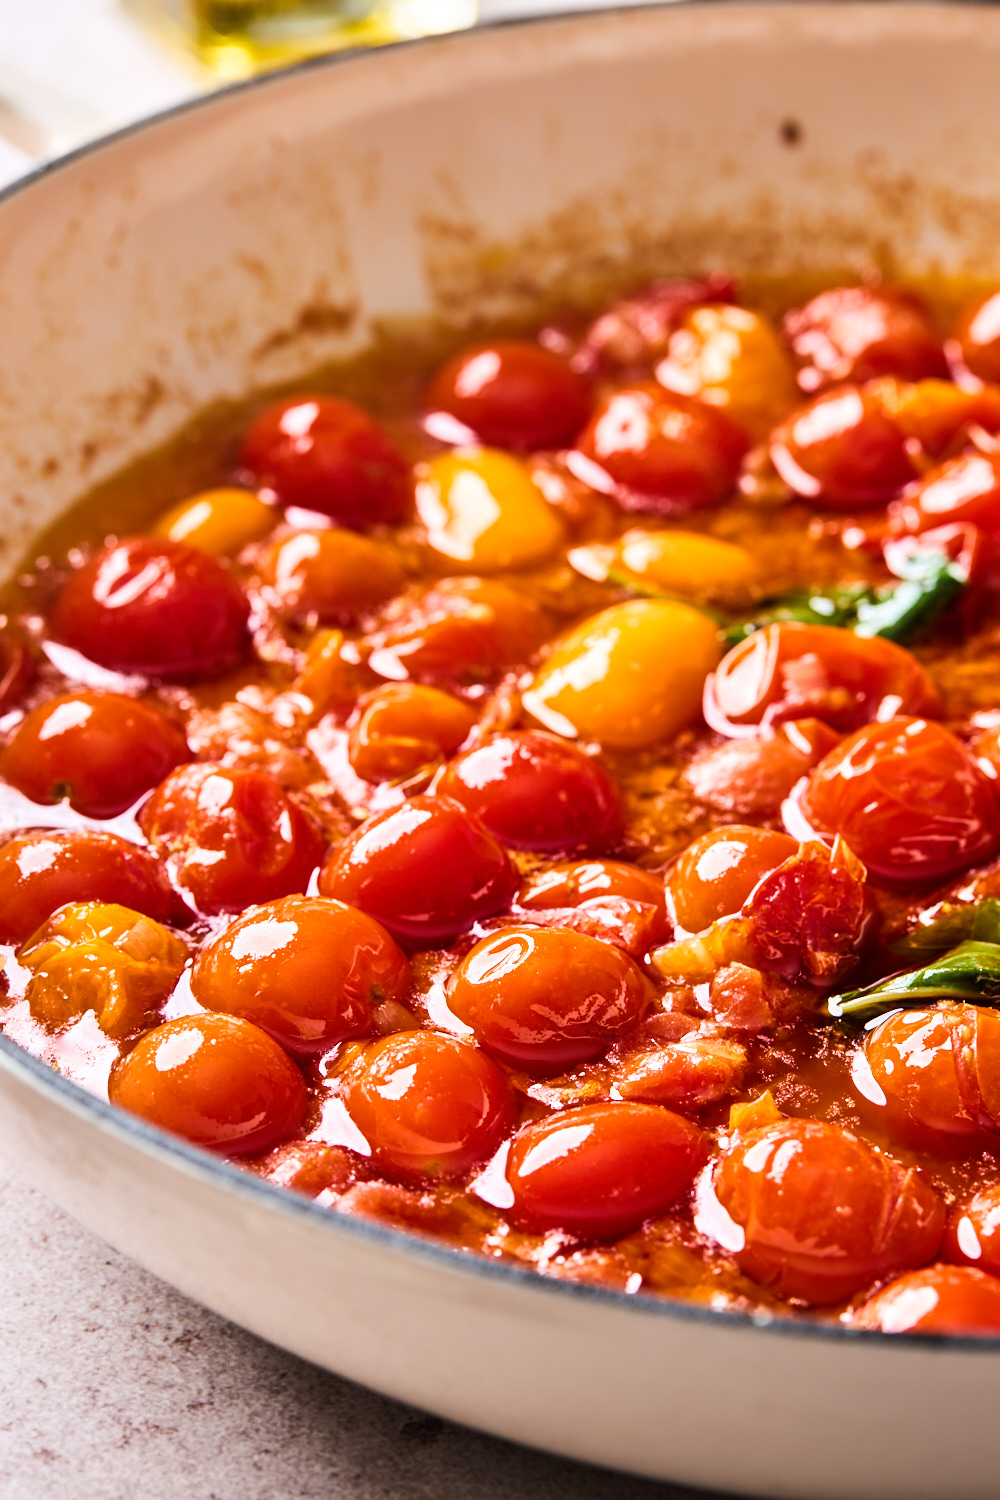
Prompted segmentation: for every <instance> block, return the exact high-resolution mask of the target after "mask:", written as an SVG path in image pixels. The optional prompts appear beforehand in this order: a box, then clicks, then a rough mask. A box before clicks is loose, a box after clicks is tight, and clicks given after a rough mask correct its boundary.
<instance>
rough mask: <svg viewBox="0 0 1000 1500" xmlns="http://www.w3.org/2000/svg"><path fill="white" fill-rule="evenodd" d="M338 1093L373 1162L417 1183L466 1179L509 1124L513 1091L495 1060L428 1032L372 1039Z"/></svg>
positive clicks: (390, 1174) (388, 1173)
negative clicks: (365, 1143)
mask: <svg viewBox="0 0 1000 1500" xmlns="http://www.w3.org/2000/svg"><path fill="white" fill-rule="evenodd" d="M341 1097H342V1098H343V1101H344V1103H345V1105H346V1106H347V1112H348V1114H349V1115H350V1116H351V1119H352V1120H353V1121H354V1123H355V1125H357V1127H358V1129H359V1130H360V1131H361V1134H362V1135H363V1136H364V1137H365V1139H366V1140H367V1141H368V1143H369V1145H370V1146H371V1148H372V1161H373V1164H374V1165H375V1166H377V1167H378V1169H379V1170H380V1171H382V1172H384V1173H385V1174H386V1176H387V1177H391V1178H395V1179H396V1180H397V1181H399V1182H405V1183H413V1184H415V1185H417V1186H419V1185H421V1184H423V1183H425V1182H427V1181H428V1180H430V1181H442V1180H445V1181H446V1180H448V1179H452V1178H456V1177H464V1176H465V1175H466V1174H467V1173H468V1172H469V1171H470V1170H471V1169H472V1168H473V1167H476V1166H478V1165H479V1164H480V1163H481V1162H484V1161H486V1160H487V1159H488V1158H489V1157H491V1156H492V1155H493V1153H494V1152H495V1151H496V1149H497V1147H498V1146H499V1145H500V1143H501V1141H502V1140H503V1138H504V1136H505V1135H506V1134H507V1132H508V1130H510V1128H511V1126H512V1125H513V1121H514V1096H513V1093H512V1091H511V1087H510V1084H509V1083H508V1082H507V1079H506V1078H505V1076H504V1074H503V1072H502V1071H501V1070H500V1068H498V1067H497V1065H496V1063H495V1062H493V1061H491V1059H490V1058H488V1057H487V1056H486V1053H485V1052H481V1051H480V1050H479V1048H478V1047H470V1046H469V1045H468V1044H467V1043H466V1042H460V1041H457V1040H456V1039H455V1037H451V1036H442V1035H441V1034H440V1033H438V1032H433V1031H401V1032H397V1033H396V1035H395V1036H387V1037H383V1038H382V1040H381V1041H378V1042H373V1043H372V1044H371V1046H369V1047H367V1048H366V1049H365V1051H364V1052H363V1053H362V1054H361V1055H360V1057H358V1058H355V1060H354V1061H353V1062H352V1063H351V1064H350V1066H349V1067H348V1068H347V1070H346V1072H345V1073H344V1074H343V1078H342V1082H341Z"/></svg>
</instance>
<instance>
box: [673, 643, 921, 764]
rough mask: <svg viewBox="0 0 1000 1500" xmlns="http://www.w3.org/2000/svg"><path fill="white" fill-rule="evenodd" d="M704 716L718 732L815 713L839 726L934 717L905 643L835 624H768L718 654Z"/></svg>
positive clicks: (743, 731)
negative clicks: (903, 716) (902, 716)
mask: <svg viewBox="0 0 1000 1500" xmlns="http://www.w3.org/2000/svg"><path fill="white" fill-rule="evenodd" d="M703 706H704V712H705V717H706V719H707V720H708V722H709V724H711V726H712V728H713V729H717V730H718V731H719V733H720V734H727V735H733V736H735V737H737V738H738V737H739V736H741V735H752V734H756V733H757V732H758V727H759V726H761V725H764V726H772V725H775V724H778V723H781V722H782V721H783V720H787V719H803V718H812V719H820V720H822V721H823V723H825V724H829V725H830V726H831V727H832V728H834V729H837V730H839V731H840V732H841V733H844V732H846V731H848V730H851V729H858V728H860V726H861V725H862V724H869V723H871V722H872V720H873V719H884V718H886V717H887V716H889V715H891V714H920V715H926V716H927V717H930V718H933V717H934V716H935V715H936V714H937V713H938V712H939V711H940V707H941V703H940V698H939V697H938V692H937V689H936V688H935V686H934V684H933V682H932V681H931V679H930V678H929V677H928V675H927V673H926V672H925V671H924V669H923V667H922V666H921V665H920V663H919V662H918V661H917V659H916V657H915V656H913V655H912V654H911V653H910V652H909V651H906V650H904V648H903V647H902V646H896V645H894V644H893V642H892V641H885V640H882V639H881V638H880V637H878V636H871V637H866V636H860V635H855V634H854V633H853V632H852V631H850V630H838V629H836V628H835V627H834V626H832V625H797V624H792V623H786V624H780V625H768V626H767V627H766V628H765V629H764V630H757V631H755V632H754V634H753V635H751V636H748V637H747V639H746V640H745V641H741V642H740V644H739V645H738V646H734V647H733V649H732V650H731V651H730V652H728V653H727V655H726V656H724V657H723V658H722V661H721V663H720V665H719V668H718V670H717V671H716V672H714V673H713V674H712V675H711V676H710V677H709V678H708V680H707V682H706V684H705V699H704V705H703Z"/></svg>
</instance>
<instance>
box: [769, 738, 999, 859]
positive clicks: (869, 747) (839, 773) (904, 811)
mask: <svg viewBox="0 0 1000 1500" xmlns="http://www.w3.org/2000/svg"><path fill="white" fill-rule="evenodd" d="M797 805H798V810H799V812H800V813H801V814H802V816H803V817H804V818H805V820H806V822H807V823H808V824H809V826H810V827H811V828H813V829H815V830H816V832H817V833H820V834H840V836H841V837H842V838H844V839H845V840H846V841H847V843H848V844H849V845H850V847H851V849H853V851H854V853H855V854H856V855H857V856H858V858H859V859H860V860H861V861H862V862H863V863H864V864H865V865H866V866H867V867H868V871H869V873H870V874H872V875H874V876H875V877H876V878H877V879H879V880H883V881H885V882H887V883H888V884H891V885H900V886H906V885H932V884H934V883H936V882H938V881H942V880H945V879H947V877H948V876H950V875H957V874H958V873H959V872H960V871H961V870H967V869H968V868H969V866H970V865H974V864H978V863H981V862H982V861H984V860H986V859H988V858H989V857H990V855H991V854H992V853H993V851H994V850H995V849H996V846H997V834H998V826H1000V816H998V808H997V798H996V793H995V791H994V789H993V783H992V782H991V781H989V780H988V778H987V777H986V776H985V775H984V774H983V772H982V771H981V770H980V769H979V766H978V765H977V764H976V762H975V760H974V759H973V757H972V755H971V754H970V752H969V751H968V750H967V749H966V747H965V746H964V745H963V744H962V742H961V741H960V740H958V739H956V737H955V736H954V735H953V734H950V733H949V732H948V730H947V729H944V728H943V727H942V726H941V725H940V724H935V723H931V722H928V721H927V720H926V719H913V718H898V719H889V720H888V721H887V722H886V723H884V724H869V725H867V726H866V727H865V728H864V729H859V730H858V731H857V732H856V733H855V734H852V735H849V736H848V737H847V739H846V740H844V741H843V742H842V743H841V744H840V745H838V746H837V748H836V749H835V750H833V751H831V753H830V754H829V755H828V756H826V757H825V759H823V760H821V761H820V763H819V765H818V766H817V767H816V768H815V770H814V771H812V772H811V773H810V775H809V779H808V781H807V782H806V783H805V786H804V788H803V790H802V791H801V793H800V794H799V796H798V799H797Z"/></svg>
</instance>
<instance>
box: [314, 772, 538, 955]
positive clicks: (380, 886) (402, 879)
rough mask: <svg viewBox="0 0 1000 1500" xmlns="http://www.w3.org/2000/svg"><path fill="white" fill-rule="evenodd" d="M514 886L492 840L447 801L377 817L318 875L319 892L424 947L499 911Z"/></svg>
mask: <svg viewBox="0 0 1000 1500" xmlns="http://www.w3.org/2000/svg"><path fill="white" fill-rule="evenodd" d="M516 887H517V875H516V872H515V870H514V867H513V865H512V864H511V862H510V860H509V859H508V857H507V855H506V854H505V852H504V851H503V849H502V848H501V847H500V845H499V844H498V843H497V841H496V839H495V838H494V837H493V835H492V834H491V833H489V832H488V831H487V830H486V829H485V828H484V827H483V825H482V824H481V823H480V822H479V820H478V818H474V817H472V816H471V815H470V814H469V813H467V812H466V810H465V808H464V807H462V806H461V805H460V804H459V803H457V802H453V801H452V799H451V798H450V797H411V798H410V800H409V801H408V802H405V803H404V804H403V805H402V806H401V807H390V808H388V809H386V811H385V812H381V813H376V814H375V816H374V817H371V818H368V819H367V821H366V822H364V823H362V824H361V827H360V828H356V829H355V831H354V832H353V833H352V834H351V835H350V837H349V838H347V839H345V840H344V842H343V843H342V844H341V845H340V846H339V848H337V849H334V850H332V851H331V853H330V855H329V858H328V859H327V861H326V863H325V864H324V866H323V868H322V870H321V871H320V874H319V890H320V894H321V895H323V896H332V897H333V898H334V899H335V900H338V901H346V902H347V903H348V905H350V906H357V907H360V909H361V910H362V911H366V912H368V913H369V915H370V916H373V917H374V918H375V920H376V921H377V922H381V923H382V925H383V927H386V928H388V930H389V931H390V932H391V933H392V935H393V936H394V937H396V938H399V939H400V940H401V941H402V942H408V943H416V944H418V945H420V946H423V947H430V946H431V945H433V944H435V943H438V942H441V941H442V940H444V939H450V938H454V937H456V936H457V935H458V934H459V933H460V932H466V931H467V930H468V929H469V928H470V927H471V926H472V924H473V922H475V921H476V920H477V919H479V918H481V917H489V916H493V915H494V914H495V913H496V912H498V911H503V910H504V908H505V907H507V906H508V905H509V904H510V900H511V897H512V896H513V894H514V891H515V889H516Z"/></svg>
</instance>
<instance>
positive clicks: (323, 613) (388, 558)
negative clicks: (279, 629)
mask: <svg viewBox="0 0 1000 1500" xmlns="http://www.w3.org/2000/svg"><path fill="white" fill-rule="evenodd" d="M404 576H405V575H404V573H403V566H402V564H401V563H400V561H399V559H398V558H397V557H395V556H394V554H393V553H392V552H390V551H389V549H388V548H387V547H384V546H382V544H381V543H380V542H375V541H372V539H371V538H370V537H367V536H358V535H357V533H356V532H353V531H342V530H341V529H340V527H338V526H331V527H330V529H329V530H328V531H296V532H294V533H293V534H292V535H291V536H287V537H285V538H284V539H283V540H282V541H280V542H276V543H275V544H274V546H273V547H271V548H269V549H268V551H267V552H266V553H265V554H264V557H263V559H262V562H261V577H262V578H263V579H264V581H265V583H268V584H270V585H271V587H272V588H273V590H274V592H275V593H276V594H277V596H278V600H279V608H280V609H281V611H282V613H284V614H286V615H289V616H291V617H292V618H294V619H303V618H305V619H308V618H310V617H311V618H313V619H315V620H318V621H319V622H320V623H321V624H330V623H336V622H337V621H344V622H346V621H349V620H352V619H354V618H355V616H356V615H358V614H361V613H363V612H364V611H365V610H371V609H374V608H375V606H376V605H378V604H383V603H384V602H385V601H386V599H391V598H392V597H393V595H394V594H396V593H398V591H399V590H400V589H401V588H402V586H403V580H404Z"/></svg>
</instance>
